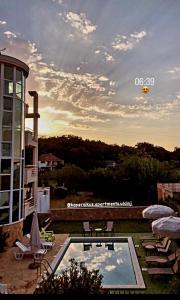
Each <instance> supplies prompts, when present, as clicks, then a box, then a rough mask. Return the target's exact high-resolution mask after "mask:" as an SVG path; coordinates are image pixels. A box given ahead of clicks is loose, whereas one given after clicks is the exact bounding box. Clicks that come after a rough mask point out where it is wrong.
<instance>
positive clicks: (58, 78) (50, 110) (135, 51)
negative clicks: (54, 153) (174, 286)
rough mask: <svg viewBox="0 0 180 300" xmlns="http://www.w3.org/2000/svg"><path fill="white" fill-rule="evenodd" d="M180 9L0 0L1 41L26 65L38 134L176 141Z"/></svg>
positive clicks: (155, 0) (157, 2)
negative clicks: (146, 84) (144, 83)
mask: <svg viewBox="0 0 180 300" xmlns="http://www.w3.org/2000/svg"><path fill="white" fill-rule="evenodd" d="M179 14H180V0H151V1H149V0H15V1H12V0H0V49H2V48H4V47H6V51H5V52H3V54H6V55H11V56H15V57H17V58H19V59H21V60H23V61H24V62H25V63H27V64H28V65H29V67H30V74H29V77H28V79H27V90H31V89H33V90H34V89H35V90H37V92H38V94H39V112H40V115H41V119H40V121H39V133H40V135H47V136H51V135H63V134H73V135H78V136H81V137H83V138H88V139H94V140H102V141H105V142H107V143H109V144H119V145H122V144H126V145H132V146H135V144H136V143H138V142H144V141H146V142H149V143H153V144H154V145H159V146H162V147H165V148H166V149H168V150H173V149H174V147H180V131H179V127H180V32H179V28H180V18H179ZM148 77H150V78H154V86H151V87H150V92H149V93H148V94H143V93H142V87H141V86H137V85H135V78H144V79H145V78H148ZM27 102H29V104H30V106H32V103H31V101H30V99H28V97H27ZM27 125H28V126H30V124H27Z"/></svg>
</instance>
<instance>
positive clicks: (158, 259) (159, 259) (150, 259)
mask: <svg viewBox="0 0 180 300" xmlns="http://www.w3.org/2000/svg"><path fill="white" fill-rule="evenodd" d="M178 256H180V248H179V249H178V250H176V251H175V252H173V253H171V254H170V255H168V256H159V255H152V256H145V261H146V262H147V263H158V264H167V263H171V262H172V261H174V260H175V259H176V258H177V257H178Z"/></svg>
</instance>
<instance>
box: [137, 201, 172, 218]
mask: <svg viewBox="0 0 180 300" xmlns="http://www.w3.org/2000/svg"><path fill="white" fill-rule="evenodd" d="M174 213H175V211H174V210H173V209H172V208H170V207H169V206H165V205H159V204H154V205H150V206H148V207H146V208H145V209H144V210H143V211H142V215H143V218H146V219H152V220H156V219H159V218H162V217H169V216H172V215H173V214H174Z"/></svg>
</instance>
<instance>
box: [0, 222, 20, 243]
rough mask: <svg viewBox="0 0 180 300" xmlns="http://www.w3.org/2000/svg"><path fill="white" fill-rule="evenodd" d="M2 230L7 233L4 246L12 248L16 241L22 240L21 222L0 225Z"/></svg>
mask: <svg viewBox="0 0 180 300" xmlns="http://www.w3.org/2000/svg"><path fill="white" fill-rule="evenodd" d="M0 227H2V228H3V232H8V233H9V237H8V238H7V240H6V245H7V246H8V247H12V246H13V243H14V241H15V240H16V239H19V240H22V238H23V220H20V221H18V222H15V223H13V224H6V225H0Z"/></svg>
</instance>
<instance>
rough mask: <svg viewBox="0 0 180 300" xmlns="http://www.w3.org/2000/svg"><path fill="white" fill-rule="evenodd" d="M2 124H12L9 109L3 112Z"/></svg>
mask: <svg viewBox="0 0 180 300" xmlns="http://www.w3.org/2000/svg"><path fill="white" fill-rule="evenodd" d="M2 124H3V125H5V126H12V112H9V111H4V112H3V121H2Z"/></svg>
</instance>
